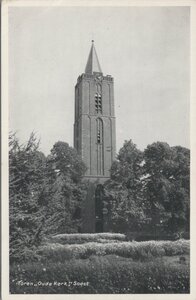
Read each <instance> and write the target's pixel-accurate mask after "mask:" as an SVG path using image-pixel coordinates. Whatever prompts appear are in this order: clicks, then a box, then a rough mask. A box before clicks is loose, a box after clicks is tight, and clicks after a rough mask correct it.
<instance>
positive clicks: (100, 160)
mask: <svg viewBox="0 0 196 300" xmlns="http://www.w3.org/2000/svg"><path fill="white" fill-rule="evenodd" d="M74 147H75V148H76V149H77V152H78V154H80V155H81V157H82V160H83V161H84V163H85V164H86V166H87V171H86V174H85V176H84V177H85V179H87V180H88V182H89V185H88V191H87V196H86V199H84V203H83V207H82V228H81V231H82V232H103V231H107V230H108V227H107V207H105V206H104V203H105V202H104V189H103V185H102V184H103V183H104V181H106V180H107V179H109V177H110V168H111V165H112V162H113V160H114V158H115V152H116V133H115V116H114V86H113V78H112V77H111V76H110V75H106V76H105V75H103V72H102V70H101V66H100V63H99V60H98V56H97V53H96V50H95V46H94V41H92V46H91V49H90V53H89V57H88V60H87V64H86V68H85V72H84V73H83V74H81V75H80V76H79V77H78V80H77V84H76V86H75V122H74Z"/></svg>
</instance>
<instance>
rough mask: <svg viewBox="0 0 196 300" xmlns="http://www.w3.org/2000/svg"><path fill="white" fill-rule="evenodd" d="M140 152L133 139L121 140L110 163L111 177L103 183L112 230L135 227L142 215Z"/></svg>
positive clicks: (124, 229)
mask: <svg viewBox="0 0 196 300" xmlns="http://www.w3.org/2000/svg"><path fill="white" fill-rule="evenodd" d="M142 162H143V155H142V152H141V151H140V150H138V149H137V147H136V145H135V144H133V142H132V141H131V140H130V141H125V143H124V145H123V147H122V148H121V149H120V151H119V154H118V156H117V160H116V161H114V162H113V164H112V167H111V179H110V180H109V181H108V182H106V184H105V193H106V198H107V201H108V202H109V203H112V205H111V204H110V205H111V210H110V214H111V220H112V227H113V230H117V231H130V230H132V231H133V230H138V229H139V228H140V226H141V223H142V221H143V219H144V218H145V215H144V209H143V204H144V203H143V198H142V181H141V177H142Z"/></svg>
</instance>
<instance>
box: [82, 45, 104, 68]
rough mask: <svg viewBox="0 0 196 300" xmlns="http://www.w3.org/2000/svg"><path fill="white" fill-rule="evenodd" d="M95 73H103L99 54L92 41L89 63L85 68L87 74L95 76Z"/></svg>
mask: <svg viewBox="0 0 196 300" xmlns="http://www.w3.org/2000/svg"><path fill="white" fill-rule="evenodd" d="M93 72H99V73H102V71H101V67H100V64H99V60H98V57H97V53H96V50H95V46H94V40H92V46H91V50H90V53H89V56H88V61H87V64H86V68H85V73H88V74H93Z"/></svg>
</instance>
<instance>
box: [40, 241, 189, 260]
mask: <svg viewBox="0 0 196 300" xmlns="http://www.w3.org/2000/svg"><path fill="white" fill-rule="evenodd" d="M189 251H190V244H189V241H187V240H178V241H173V242H171V241H145V242H119V243H116V242H111V243H96V242H88V243H83V244H73V245H62V244H57V243H53V244H52V243H51V244H46V245H42V246H40V247H39V248H38V250H37V254H38V255H40V257H41V258H42V261H44V260H45V259H48V260H52V261H60V262H63V261H65V260H68V259H72V258H75V259H79V258H82V259H86V258H88V257H90V256H92V255H97V256H104V255H111V254H113V255H117V256H122V257H128V258H132V259H137V260H138V259H142V260H143V259H149V258H153V257H162V256H165V255H166V256H174V255H185V254H189Z"/></svg>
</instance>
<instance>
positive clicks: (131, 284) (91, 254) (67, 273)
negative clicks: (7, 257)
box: [10, 233, 190, 294]
mask: <svg viewBox="0 0 196 300" xmlns="http://www.w3.org/2000/svg"><path fill="white" fill-rule="evenodd" d="M189 248H190V245H189V241H188V240H183V239H181V240H177V241H144V242H135V241H127V240H126V237H125V235H123V234H112V233H101V234H60V235H56V236H51V237H50V238H47V239H45V240H44V242H43V243H42V245H40V246H39V247H38V248H36V249H35V252H34V253H27V256H26V260H25V261H23V262H22V263H13V264H11V266H10V292H11V293H14V294H24V293H25V294H66V293H73V294H89V293H91V294H97V293H99V294H101V293H104V294H113V293H121V294H125V293H130V294H131V293H137V294H140V293H189V277H190V271H189V252H190V249H189Z"/></svg>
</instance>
